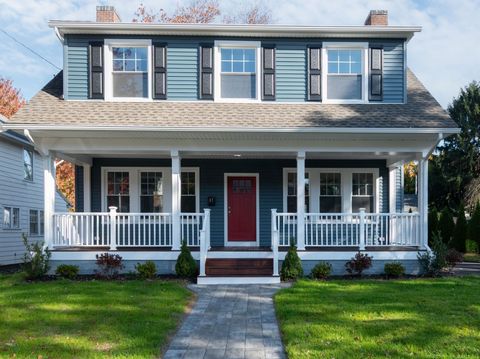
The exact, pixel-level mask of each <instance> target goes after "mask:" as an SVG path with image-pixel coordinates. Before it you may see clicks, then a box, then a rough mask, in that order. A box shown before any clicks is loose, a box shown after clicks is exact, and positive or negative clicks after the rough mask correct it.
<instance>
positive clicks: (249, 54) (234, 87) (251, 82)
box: [214, 41, 261, 102]
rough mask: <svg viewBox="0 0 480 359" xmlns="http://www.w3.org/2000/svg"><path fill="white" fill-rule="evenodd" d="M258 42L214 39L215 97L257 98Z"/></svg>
mask: <svg viewBox="0 0 480 359" xmlns="http://www.w3.org/2000/svg"><path fill="white" fill-rule="evenodd" d="M260 45H261V44H260V42H258V41H216V42H215V68H216V69H217V70H216V71H215V86H214V92H215V100H216V101H241V102H244V101H258V100H259V99H260V93H261V92H260V73H261V72H260V48H261V47H260Z"/></svg>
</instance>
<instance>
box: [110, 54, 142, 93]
mask: <svg viewBox="0 0 480 359" xmlns="http://www.w3.org/2000/svg"><path fill="white" fill-rule="evenodd" d="M147 53H148V47H112V61H113V62H112V89H113V91H112V93H113V97H127V98H147V97H148V56H147Z"/></svg>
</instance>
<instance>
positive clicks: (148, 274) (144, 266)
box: [135, 261, 157, 279]
mask: <svg viewBox="0 0 480 359" xmlns="http://www.w3.org/2000/svg"><path fill="white" fill-rule="evenodd" d="M135 270H136V271H137V274H138V276H139V277H140V278H141V279H153V278H155V276H156V275H157V266H156V265H155V262H153V261H146V262H145V263H137V264H136V265H135Z"/></svg>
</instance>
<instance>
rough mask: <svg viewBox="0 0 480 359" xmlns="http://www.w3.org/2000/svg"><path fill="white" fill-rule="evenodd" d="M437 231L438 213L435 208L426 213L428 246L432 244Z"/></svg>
mask: <svg viewBox="0 0 480 359" xmlns="http://www.w3.org/2000/svg"><path fill="white" fill-rule="evenodd" d="M437 231H438V211H437V208H436V207H435V206H432V207H431V208H430V211H429V212H428V244H429V245H430V244H432V239H433V234H434V233H436V232H437Z"/></svg>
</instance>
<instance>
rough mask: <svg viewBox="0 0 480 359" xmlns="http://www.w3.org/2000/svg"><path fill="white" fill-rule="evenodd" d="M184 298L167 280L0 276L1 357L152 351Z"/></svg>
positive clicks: (172, 323)
mask: <svg viewBox="0 0 480 359" xmlns="http://www.w3.org/2000/svg"><path fill="white" fill-rule="evenodd" d="M190 299H191V293H190V292H189V291H188V290H187V289H186V288H185V287H184V286H183V285H182V284H180V283H177V282H173V281H160V280H156V281H137V280H131V281H110V282H108V281H84V282H72V281H67V280H57V281H50V282H36V283H27V282H25V281H23V280H22V279H21V276H20V275H19V274H15V275H0V357H2V358H3V357H16V358H106V357H108V358H111V357H116V358H153V357H158V355H159V354H160V352H161V349H162V347H163V346H164V345H165V344H166V342H167V340H168V337H169V336H170V335H171V334H173V332H174V331H175V329H176V327H177V325H178V323H179V321H180V320H181V318H182V317H183V314H184V313H185V308H186V306H187V304H188V302H189V300H190Z"/></svg>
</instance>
